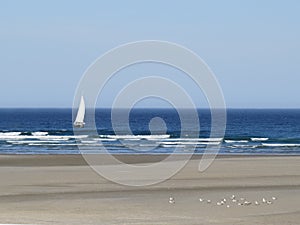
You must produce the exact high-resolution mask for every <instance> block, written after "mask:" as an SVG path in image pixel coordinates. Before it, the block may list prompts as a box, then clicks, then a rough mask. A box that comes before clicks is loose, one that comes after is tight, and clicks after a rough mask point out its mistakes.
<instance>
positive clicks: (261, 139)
mask: <svg viewBox="0 0 300 225" xmlns="http://www.w3.org/2000/svg"><path fill="white" fill-rule="evenodd" d="M267 140H269V138H251V141H267Z"/></svg>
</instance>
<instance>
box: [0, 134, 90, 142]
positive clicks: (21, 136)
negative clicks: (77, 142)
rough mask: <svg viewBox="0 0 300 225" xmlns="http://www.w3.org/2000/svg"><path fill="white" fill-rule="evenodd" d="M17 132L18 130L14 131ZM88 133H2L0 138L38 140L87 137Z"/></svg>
mask: <svg viewBox="0 0 300 225" xmlns="http://www.w3.org/2000/svg"><path fill="white" fill-rule="evenodd" d="M15 133H18V132H15ZM87 137H88V135H36V136H33V135H2V134H0V140H25V139H39V140H70V139H81V138H87Z"/></svg>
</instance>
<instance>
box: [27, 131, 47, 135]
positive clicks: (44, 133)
mask: <svg viewBox="0 0 300 225" xmlns="http://www.w3.org/2000/svg"><path fill="white" fill-rule="evenodd" d="M31 135H33V136H45V135H48V132H44V131H36V132H31Z"/></svg>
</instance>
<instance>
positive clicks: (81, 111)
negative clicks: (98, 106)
mask: <svg viewBox="0 0 300 225" xmlns="http://www.w3.org/2000/svg"><path fill="white" fill-rule="evenodd" d="M84 115H85V103H84V99H83V96H81V99H80V104H79V108H78V112H77V116H76V120H75V122H74V126H77V127H83V126H84V124H85V123H84Z"/></svg>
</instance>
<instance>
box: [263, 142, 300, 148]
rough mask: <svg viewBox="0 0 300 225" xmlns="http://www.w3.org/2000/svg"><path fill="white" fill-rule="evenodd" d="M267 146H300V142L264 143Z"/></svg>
mask: <svg viewBox="0 0 300 225" xmlns="http://www.w3.org/2000/svg"><path fill="white" fill-rule="evenodd" d="M262 146H266V147H300V144H287V143H262Z"/></svg>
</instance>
